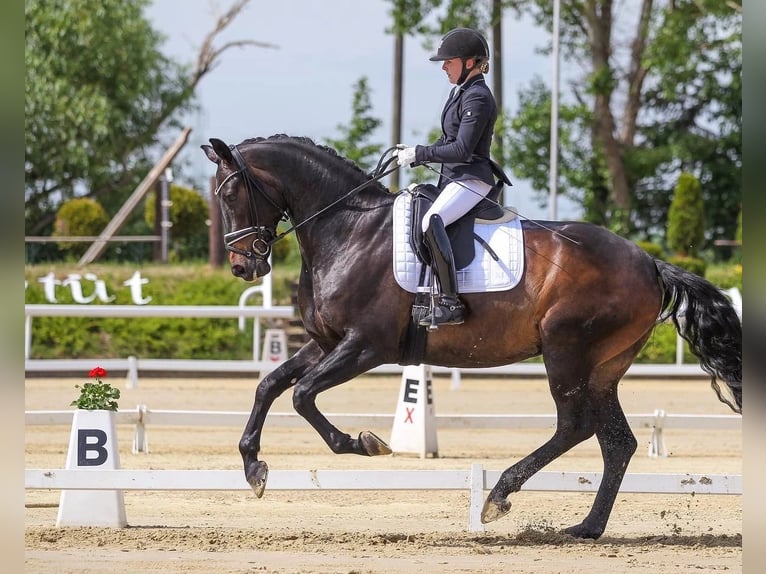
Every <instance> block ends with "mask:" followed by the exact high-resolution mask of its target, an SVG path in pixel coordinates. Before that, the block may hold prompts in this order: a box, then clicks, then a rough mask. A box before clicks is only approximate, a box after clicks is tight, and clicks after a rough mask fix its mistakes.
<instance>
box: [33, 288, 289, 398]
mask: <svg viewBox="0 0 766 574" xmlns="http://www.w3.org/2000/svg"><path fill="white" fill-rule="evenodd" d="M264 299H266V296H265V295H264ZM268 299H269V303H270V297H269V298H268ZM24 314H25V324H24V358H25V361H24V368H25V370H26V371H30V372H62V371H80V370H90V369H91V368H92V367H93V359H30V358H29V356H30V353H31V347H32V318H33V317H117V318H120V317H122V318H139V317H168V318H195V319H202V318H227V317H231V318H235V319H244V318H251V317H252V318H255V321H254V322H253V323H254V326H253V360H252V361H247V360H218V359H210V360H196V359H138V358H136V357H132V356H131V357H128V358H127V359H103V360H100V361H99V363H100V365H101V366H102V367H104V368H105V369H112V370H119V371H123V370H124V371H126V372H127V373H128V378H129V380H130V381H131V383H132V384H131V385H130V386H135V383H136V381H137V377H138V371H139V370H147V371H170V372H175V371H203V372H262V371H264V370H265V371H269V370H271V369H273V368H274V367H275V364H274V363H271V362H268V363H264V362H262V361H259V360H258V341H259V339H260V320H261V319H265V318H271V319H290V318H292V317H294V316H295V311H294V309H293V307H292V306H263V307H255V306H249V307H248V306H245V305H244V302H242V304H240V305H239V306H233V305H145V306H141V305H50V304H40V305H24Z"/></svg>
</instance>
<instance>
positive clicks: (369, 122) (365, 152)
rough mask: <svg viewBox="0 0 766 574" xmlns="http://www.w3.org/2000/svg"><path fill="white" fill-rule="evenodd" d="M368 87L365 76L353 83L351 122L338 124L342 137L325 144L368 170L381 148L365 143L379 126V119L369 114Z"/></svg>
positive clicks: (376, 159) (372, 165)
mask: <svg viewBox="0 0 766 574" xmlns="http://www.w3.org/2000/svg"><path fill="white" fill-rule="evenodd" d="M371 109H372V104H371V103H370V88H369V86H368V85H367V78H366V77H364V76H362V77H361V78H359V80H358V81H357V82H356V84H354V95H353V99H352V103H351V123H350V124H349V125H347V126H344V125H339V126H338V130H339V131H340V132H341V134H342V136H343V139H328V140H327V144H328V145H329V146H331V147H334V148H335V150H336V151H337V152H338V153H339V154H340V155H342V156H343V157H345V158H347V159H350V160H352V161H354V162H356V163H357V164H358V165H359V167H361V168H362V169H365V170H369V169H371V168H372V167H374V165H375V164H376V163H377V161H378V155H379V154H380V152H381V150H382V149H383V145H382V144H373V143H367V142H368V140H369V138H370V136H371V135H372V133H373V132H374V131H375V130H376V129H377V128H378V127H379V126H380V124H381V120H380V119H378V118H375V117H373V116H372V115H370V110H371Z"/></svg>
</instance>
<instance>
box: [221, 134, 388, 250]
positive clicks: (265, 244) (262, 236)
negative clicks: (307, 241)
mask: <svg viewBox="0 0 766 574" xmlns="http://www.w3.org/2000/svg"><path fill="white" fill-rule="evenodd" d="M229 149H230V150H231V153H232V157H233V158H234V163H236V164H237V171H233V172H231V173H230V174H229V175H227V176H226V177H225V178H224V179H223V181H222V182H221V183H219V184H218V187H216V188H215V192H214V195H216V196H217V195H218V194H219V193H220V191H221V189H222V188H223V186H224V185H226V182H228V181H229V180H230V179H231V178H233V177H235V176H237V175H241V176H242V178H243V179H244V181H245V189H246V190H247V202H248V205H249V207H250V223H251V225H250V227H247V228H245V229H238V230H236V231H230V232H229V233H225V234H224V236H223V241H224V244H225V245H226V249H227V250H228V251H231V252H232V253H237V254H239V255H243V256H245V257H247V258H248V259H261V260H266V259H267V258H268V256H269V253H270V252H271V247H272V245H274V244H275V243H276V242H277V241H279V240H280V239H282V238H284V237H285V236H286V235H288V234H289V233H292V232H293V231H295V230H296V229H298V228H299V227H301V226H302V225H304V224H305V223H308V222H309V221H311V220H312V219H315V218H316V217H318V216H320V215H321V214H322V213H324V212H325V211H327V210H329V209H332V208H333V207H335V206H336V205H337V204H338V203H340V202H342V201H344V200H345V199H347V198H348V197H349V196H350V195H353V194H354V193H356V192H358V191H359V190H360V189H363V188H365V187H367V186H369V185H370V184H372V183H374V182H376V181H378V180H380V179H382V178H383V177H385V176H387V175H388V174H390V173H392V172H394V171H395V170H397V169H399V166H398V165H394V167H392V168H389V165H391V164H392V163H394V162H395V161H396V157H393V156H390V157H388V154H390V153H391V152H392V151H393V150H395V149H396V146H392V147H390V148H388V149H387V150H386V151H385V152H383V155H382V156H381V157H380V160H379V161H378V165H377V166H376V168H375V169H374V170H373V171H372V172H371V173H370V179H368V180H367V181H365V182H364V183H362V184H360V185H358V186H357V187H355V188H354V189H352V190H350V191H349V192H348V193H346V194H345V195H343V196H341V197H339V198H338V199H336V200H335V201H333V202H332V203H330V204H329V205H326V206H325V207H323V208H322V209H320V210H319V211H317V212H316V213H314V214H313V215H310V216H309V217H307V218H306V219H305V220H303V221H301V222H300V223H296V224H294V225H292V226H291V227H290V228H289V229H287V230H285V231H283V232H282V233H280V234H278V235H277V233H276V229H274V228H268V227H266V226H263V225H259V219H258V209H257V207H256V205H255V194H256V192H258V193H259V194H260V195H262V196H263V197H265V198H266V199H267V200H268V202H269V203H271V205H273V206H274V207H275V208H276V209H277V211H279V213H280V214H281V218H280V221H289V220H290V214H289V213H288V211H287V209H285V208H284V207H280V206H279V205H278V204H277V202H276V201H274V200H273V199H272V198H271V196H269V194H267V193H266V192H265V191H264V190H263V188H262V187H261V185H260V184H259V183H258V180H257V179H255V178H254V177H253V176H252V174H251V173H250V170H248V169H247V164H246V163H245V159H244V158H243V157H242V154H241V153H240V151H239V150H238V149H237V146H235V145H230V146H229ZM387 157H388V159H386V158H387ZM251 235H255V239H253V242H252V244H251V245H250V247H251V249H250V250H248V251H245V250H244V249H240V248H238V247H235V246H234V244H235V243H237V242H239V241H241V240H242V239H244V238H245V237H249V236H251Z"/></svg>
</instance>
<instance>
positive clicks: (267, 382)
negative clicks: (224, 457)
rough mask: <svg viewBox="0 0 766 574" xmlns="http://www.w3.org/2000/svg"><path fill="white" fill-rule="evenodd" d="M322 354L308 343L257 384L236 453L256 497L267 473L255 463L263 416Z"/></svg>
mask: <svg viewBox="0 0 766 574" xmlns="http://www.w3.org/2000/svg"><path fill="white" fill-rule="evenodd" d="M323 354H324V353H323V351H322V349H320V347H319V345H317V344H316V343H315V342H314V341H310V342H308V343H307V344H306V345H304V346H303V347H301V349H300V350H299V351H298V352H297V353H296V354H295V355H293V356H292V357H291V358H289V359H288V360H287V361H285V362H284V363H282V364H281V365H280V366H279V367H277V368H276V369H274V370H273V371H272V372H271V373H269V374H268V375H266V376H265V377H264V378H263V380H262V381H261V382H260V383H258V388H257V389H256V391H255V401H254V402H253V409H252V411H251V412H250V418H249V419H248V420H247V424H246V425H245V429H244V431H243V432H242V438H241V439H240V441H239V452H240V454H241V455H242V461H243V463H244V465H245V478H246V479H247V482H248V483H249V484H250V486H251V487H252V489H253V492H255V495H256V496H257V497H258V498H260V497H261V496H263V491H264V489H265V488H266V479H267V478H268V473H269V467H268V466H267V465H266V463H265V462H263V461H260V460H258V453H259V452H260V450H261V433H262V432H263V424H264V422H265V421H266V415H267V414H268V412H269V409H270V408H271V405H272V404H273V403H274V401H275V400H276V398H277V397H278V396H279V395H281V394H282V393H283V392H285V391H286V390H287V389H289V388H290V387H291V386H293V385H294V384H295V382H296V381H297V380H298V379H299V378H300V377H302V376H303V375H304V374H305V373H306V371H308V370H309V369H311V367H312V366H313V365H315V364H316V363H317V362H318V361H319V360H320V359H321V357H322V355H323Z"/></svg>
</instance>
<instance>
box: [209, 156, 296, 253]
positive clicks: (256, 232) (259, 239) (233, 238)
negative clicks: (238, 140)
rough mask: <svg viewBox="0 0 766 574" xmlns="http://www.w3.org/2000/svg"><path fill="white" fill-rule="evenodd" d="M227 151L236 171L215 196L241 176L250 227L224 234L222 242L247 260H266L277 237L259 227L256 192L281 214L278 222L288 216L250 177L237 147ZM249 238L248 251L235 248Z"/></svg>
mask: <svg viewBox="0 0 766 574" xmlns="http://www.w3.org/2000/svg"><path fill="white" fill-rule="evenodd" d="M229 149H231V154H232V157H233V158H234V163H236V164H237V171H233V172H231V173H230V174H229V175H227V176H226V177H225V178H224V180H223V181H222V182H221V183H220V184H218V187H216V188H215V195H216V196H217V195H218V194H219V193H220V191H221V188H223V186H224V185H225V184H226V182H228V181H229V180H230V179H231V178H233V177H234V176H237V175H241V176H242V179H243V180H244V182H245V189H246V191H247V203H248V206H249V208H250V227H245V228H244V229H237V230H235V231H230V232H229V233H225V234H224V236H223V242H224V244H225V246H226V249H227V250H228V251H231V252H232V253H237V254H239V255H243V256H244V257H247V258H248V259H262V260H266V259H267V258H268V256H269V253H270V252H271V246H272V245H274V243H275V241H276V240H277V239H278V237H277V234H276V229H275V228H269V227H266V226H265V225H260V220H259V218H258V208H257V206H256V202H255V195H256V192H257V193H259V194H260V195H261V196H263V197H265V198H266V199H267V200H268V202H269V203H271V204H272V205H273V206H274V207H275V208H276V209H277V211H278V212H279V213H280V214H281V217H280V221H287V220H288V219H289V214H288V213H287V210H286V209H284V208H283V207H280V206H279V205H278V204H277V202H276V201H274V200H273V199H272V198H271V196H269V194H268V193H266V192H265V191H264V189H263V187H261V185H260V183H258V180H256V179H255V178H254V177H253V176H252V175H251V173H250V170H248V169H247V164H246V163H245V159H244V158H243V157H242V154H241V153H240V151H239V150H238V149H237V147H236V146H233V145H231V146H229ZM250 236H255V237H254V238H253V241H252V243H251V244H250V248H249V249H248V250H245V249H240V248H239V247H236V245H235V244H236V243H238V242H240V241H242V240H243V239H245V238H249V237H250Z"/></svg>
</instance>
